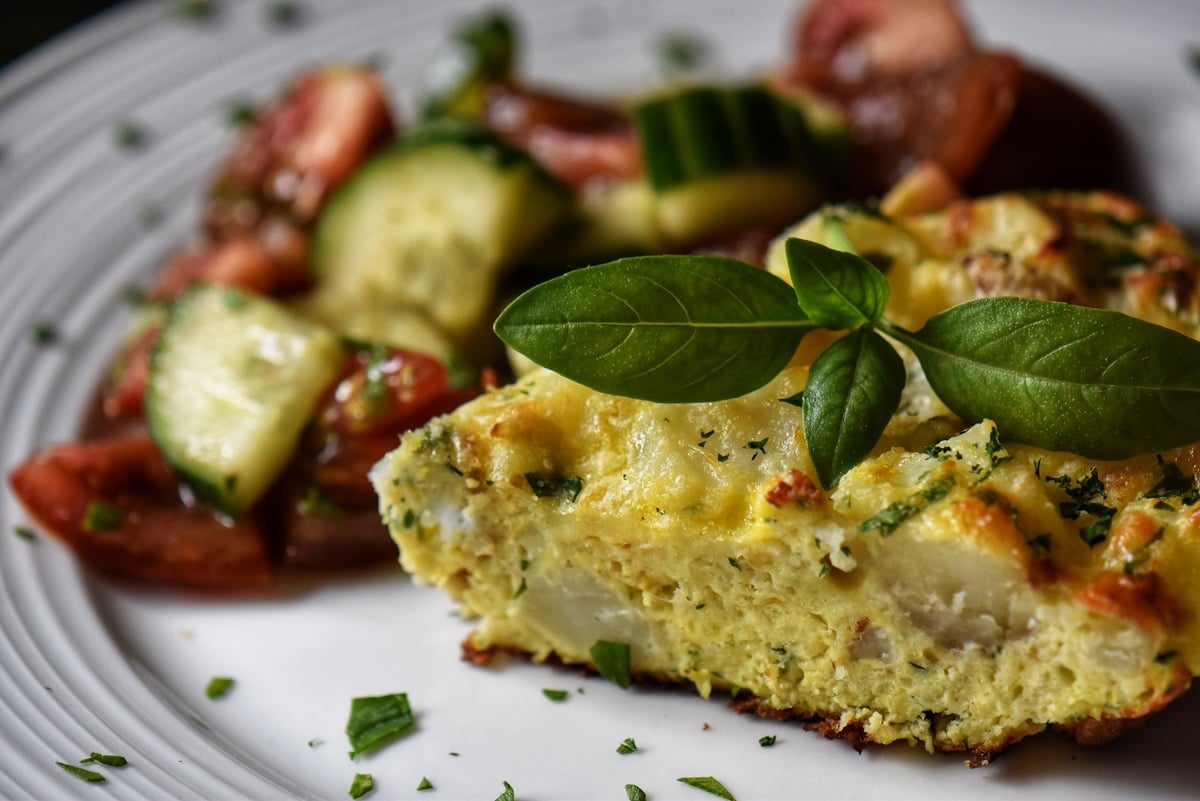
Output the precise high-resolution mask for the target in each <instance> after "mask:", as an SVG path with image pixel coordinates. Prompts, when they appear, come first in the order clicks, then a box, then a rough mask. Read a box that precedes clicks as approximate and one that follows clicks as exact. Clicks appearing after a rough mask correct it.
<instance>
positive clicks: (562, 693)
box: [542, 687, 570, 701]
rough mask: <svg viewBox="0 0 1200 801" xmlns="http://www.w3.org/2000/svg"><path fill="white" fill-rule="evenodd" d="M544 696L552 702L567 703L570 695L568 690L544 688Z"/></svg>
mask: <svg viewBox="0 0 1200 801" xmlns="http://www.w3.org/2000/svg"><path fill="white" fill-rule="evenodd" d="M542 695H544V696H546V697H547V698H549V699H550V700H551V701H565V700H567V696H568V695H570V693H568V692H567V691H566V690H553V689H550V688H549V687H546V688H543V690H542Z"/></svg>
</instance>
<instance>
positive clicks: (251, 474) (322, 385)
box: [145, 284, 345, 518]
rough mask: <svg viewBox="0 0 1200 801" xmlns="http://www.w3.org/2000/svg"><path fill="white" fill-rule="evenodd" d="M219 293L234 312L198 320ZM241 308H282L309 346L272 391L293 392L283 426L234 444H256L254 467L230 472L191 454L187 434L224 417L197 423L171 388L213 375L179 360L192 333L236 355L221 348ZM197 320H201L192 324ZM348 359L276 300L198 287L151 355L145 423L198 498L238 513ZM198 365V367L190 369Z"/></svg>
mask: <svg viewBox="0 0 1200 801" xmlns="http://www.w3.org/2000/svg"><path fill="white" fill-rule="evenodd" d="M216 293H220V294H221V295H222V296H223V297H225V298H226V301H225V302H226V303H227V304H228V306H229V315H228V317H226V318H223V319H215V320H214V318H212V317H209V319H207V320H201V321H197V320H195V319H193V318H195V317H197V316H199V315H201V314H205V313H206V309H208V310H211V309H212V298H213V296H214V294H216ZM243 307H244V308H245V309H247V310H248V311H247V314H251V315H253V314H255V313H256V311H257V310H261V309H263V308H269V309H273V310H276V311H274V312H273V314H275V315H277V316H278V315H280V314H281V315H282V317H278V319H285V320H287V322H286V323H285V325H284V327H283V330H282V333H288V332H292V333H297V334H299V335H302V336H305V337H309V338H310V339H309V340H308V342H309V345H310V346H311V347H308V348H306V349H305V351H304V357H305V358H304V361H305V364H302V365H299V369H298V370H296V371H294V372H288V373H287V374H285V375H283V376H282V377H281V378H280V382H279V384H278V385H277V386H275V387H274V388H273V389H275V390H276V391H277V392H282V393H283V394H284V395H287V396H288V399H287V404H286V407H285V413H284V414H282V415H280V417H281V418H282V419H283V420H284V426H285V428H284V430H283V431H282V432H281V431H278V430H276V431H272V432H270V433H269V435H268V436H263V437H259V438H257V439H253V440H250V441H247V442H244V443H243V442H239V443H236V444H238V445H242V446H243V447H247V448H249V449H250V453H251V455H252V457H253V460H254V462H255V464H254V465H252V467H253V469H251V470H244V471H242V472H241V473H233V474H228V473H224V472H223V471H222V470H221V469H220V468H219V467H216V466H214V465H211V464H206V463H204V461H203V460H198V459H197V458H196V457H195V455H194V454H193V453H189V448H188V447H187V432H188V431H189V430H193V431H194V430H195V429H196V425H195V424H196V423H197V422H199V425H200V427H201V428H203V427H205V426H208V427H210V429H216V430H217V431H220V430H221V427H220V421H216V420H207V421H205V420H203V419H200V420H199V421H197V419H196V418H195V417H192V416H189V415H188V414H187V413H186V412H181V408H180V404H179V403H178V399H179V397H180V396H179V394H178V392H175V391H172V386H171V382H172V381H176V382H178V381H180V380H181V379H182V378H185V377H186V378H187V380H188V381H190V382H192V383H193V384H194V385H195V386H197V387H206V384H207V383H211V382H212V381H213V380H214V378H213V377H212V376H211V375H210V374H207V373H206V372H205V371H204V369H203V367H204V366H205V365H203V364H200V365H192V364H183V363H180V360H179V358H178V354H179V352H180V348H181V347H184V346H185V343H186V340H187V339H189V338H202V341H201V344H202V345H203V346H204V347H206V348H208V347H211V350H212V352H213V353H214V354H215V353H218V352H220V353H222V357H221V358H223V359H230V357H231V355H232V356H237V355H238V354H236V353H235V354H230V353H228V352H224V351H223V350H222V346H225V347H228V340H227V339H224V337H225V336H226V335H228V334H229V332H230V331H231V330H236V327H237V319H236V318H237V315H238V311H239V310H241V309H242V308H243ZM196 322H199V323H200V325H199V326H196V325H194V324H195V323H196ZM214 329H215V330H214ZM344 357H345V352H344V350H343V348H342V345H341V342H340V340H339V339H338V338H337V336H336V335H335V334H333V332H332V331H328V330H327V329H325V328H324V327H323V326H319V325H318V324H316V323H313V322H310V321H307V320H302V319H300V318H296V317H294V316H292V315H290V313H288V312H286V311H285V310H284V309H283V308H282V307H280V306H278V304H276V303H274V301H271V300H268V299H266V298H261V297H257V296H254V295H252V294H250V293H247V292H243V291H241V290H238V289H234V288H230V287H217V286H211V285H207V284H197V285H195V286H193V287H192V288H190V289H188V290H187V291H186V292H184V294H182V295H181V296H180V297H179V298H178V299H177V300H176V301H175V302H174V304H173V305H172V307H171V311H170V313H169V315H168V317H167V321H166V324H165V325H164V326H163V329H162V332H161V333H160V335H159V337H158V339H157V341H156V343H155V346H154V349H153V350H152V352H151V356H150V376H149V380H148V382H147V386H146V393H145V411H146V422H147V424H148V427H149V430H150V436H151V439H153V440H154V442H155V445H156V446H157V447H158V449H159V451H160V452H161V453H162V454H163V456H164V457H165V458H166V460H167V462H168V464H170V465H171V467H172V469H173V470H174V471H175V472H176V474H177V475H179V477H180V478H181V479H182V480H183V481H184V482H185V483H186V484H187V485H188V486H189V487H190V488H191V490H192V492H193V493H194V494H195V496H196V497H197V498H198V499H199V500H201V501H204V502H205V503H207V504H209V505H211V506H213V507H214V508H215V509H217V510H219V511H220V512H223V513H224V514H227V515H229V516H230V517H233V518H236V517H238V516H239V515H240V514H242V513H243V512H244V511H245V510H246V509H247V508H249V507H250V506H252V505H253V504H254V503H255V502H256V501H257V500H258V499H259V498H260V497H261V495H262V493H263V492H265V491H266V489H267V488H268V487H269V486H270V485H271V484H272V483H273V482H274V480H275V478H277V476H278V475H279V474H280V473H281V472H282V470H283V468H284V467H285V466H286V464H287V462H288V461H290V459H291V456H292V454H293V452H294V450H295V446H296V444H297V442H298V440H299V436H300V433H301V431H302V430H303V428H304V426H305V425H307V423H308V420H309V418H310V417H311V415H312V413H313V411H314V410H315V407H316V403H317V401H318V400H319V398H320V397H321V396H322V395H324V393H325V392H326V391H327V390H328V387H329V386H330V385H331V384H332V383H333V381H334V380H335V379H336V376H337V372H338V370H339V369H340V366H341V364H342V362H343V359H344ZM193 367H198V368H200V369H197V370H195V371H193V372H191V373H187V372H186V371H189V370H192V368H193ZM260 376H261V374H260ZM256 377H259V376H256ZM252 383H253V382H252ZM196 394H197V395H200V394H202V393H196Z"/></svg>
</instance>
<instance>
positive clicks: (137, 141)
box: [113, 120, 146, 150]
mask: <svg viewBox="0 0 1200 801" xmlns="http://www.w3.org/2000/svg"><path fill="white" fill-rule="evenodd" d="M113 142H115V143H116V145H117V147H119V148H121V149H122V150H138V149H140V148H141V147H142V146H143V145H144V144H146V131H145V130H144V129H143V128H142V126H140V125H138V124H137V123H136V122H133V121H131V120H122V121H121V122H118V123H117V127H116V128H115V129H113Z"/></svg>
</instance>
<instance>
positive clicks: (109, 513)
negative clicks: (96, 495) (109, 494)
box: [83, 501, 122, 531]
mask: <svg viewBox="0 0 1200 801" xmlns="http://www.w3.org/2000/svg"><path fill="white" fill-rule="evenodd" d="M121 517H122V515H121V510H120V508H119V507H116V506H113V505H112V504H111V503H104V502H102V501H93V502H91V503H89V504H88V507H87V511H86V512H84V514H83V530H84V531H116V530H117V529H118V528H120V527H121Z"/></svg>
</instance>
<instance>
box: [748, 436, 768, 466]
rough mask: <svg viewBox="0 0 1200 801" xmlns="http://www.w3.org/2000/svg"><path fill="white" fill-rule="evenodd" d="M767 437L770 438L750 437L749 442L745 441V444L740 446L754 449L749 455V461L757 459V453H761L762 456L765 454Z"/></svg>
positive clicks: (749, 449)
mask: <svg viewBox="0 0 1200 801" xmlns="http://www.w3.org/2000/svg"><path fill="white" fill-rule="evenodd" d="M769 439H770V437H763V438H762V439H752V440H750V441H749V442H747V443H746V444H745V445H743V446H742V448H743V449H744V450H748V451H754V453H753V454H752V455H751V456H750V461H754V460H755V459H757V458H758V456H759V454H762V455H763V456H766V455H767V440H769Z"/></svg>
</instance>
